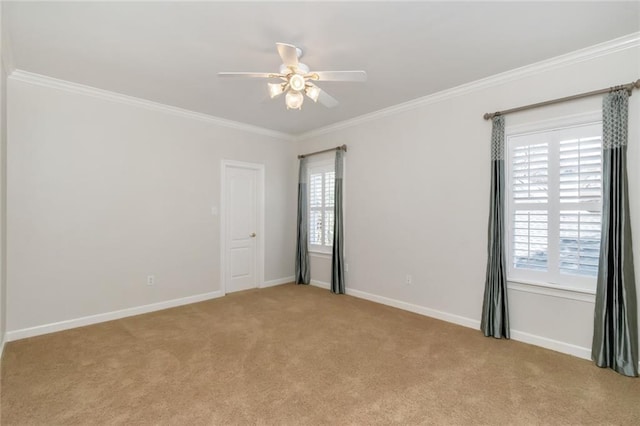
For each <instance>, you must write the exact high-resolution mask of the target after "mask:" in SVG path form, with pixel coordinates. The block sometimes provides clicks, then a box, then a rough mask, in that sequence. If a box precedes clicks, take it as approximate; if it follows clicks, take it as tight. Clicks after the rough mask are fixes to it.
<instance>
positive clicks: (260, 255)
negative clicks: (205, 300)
mask: <svg viewBox="0 0 640 426" xmlns="http://www.w3.org/2000/svg"><path fill="white" fill-rule="evenodd" d="M220 164H221V167H220V185H221V188H220V290H221V291H222V294H223V295H225V294H227V284H228V283H227V279H228V278H229V277H228V276H227V268H228V266H229V265H227V237H228V235H229V234H228V231H229V230H228V229H227V225H228V223H229V220H228V218H227V214H228V208H227V205H226V204H227V203H226V200H227V170H228V169H229V168H238V169H249V170H254V171H256V172H258V173H257V175H258V182H257V185H256V198H257V200H256V209H257V215H258V218H257V219H258V220H257V222H258V223H257V227H258V229H256V234H257V241H256V288H261V287H262V285H263V284H264V242H265V238H264V237H265V235H264V229H265V226H264V217H265V191H264V186H265V185H264V183H265V182H264V176H265V167H264V164H259V163H247V162H244V161H235V160H225V159H223V160H222V161H221V163H220Z"/></svg>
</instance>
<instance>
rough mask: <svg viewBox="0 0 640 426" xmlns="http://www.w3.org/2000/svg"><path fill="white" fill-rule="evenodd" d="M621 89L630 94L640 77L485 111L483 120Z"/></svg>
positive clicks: (638, 86)
mask: <svg viewBox="0 0 640 426" xmlns="http://www.w3.org/2000/svg"><path fill="white" fill-rule="evenodd" d="M622 89H626V90H628V91H629V94H631V91H632V90H633V89H640V79H638V80H636V81H634V82H632V83H629V84H623V85H621V86H614V87H609V88H608V89H600V90H594V91H592V92H586V93H580V94H579V95H573V96H566V97H564V98H558V99H553V100H550V101H544V102H538V103H536V104H531V105H525V106H521V107H517V108H511V109H507V110H504V111H496V112H492V113H486V114H485V115H484V119H485V120H490V119H492V118H493V117H497V116H499V115H506V114H510V113H512V112H518V111H524V110H527V109H532V108H538V107H541V106H547V105H552V104H557V103H560V102H566V101H572V100H574V99H580V98H586V97H588V96H594V95H601V94H603V93H608V92H614V91H616V90H622Z"/></svg>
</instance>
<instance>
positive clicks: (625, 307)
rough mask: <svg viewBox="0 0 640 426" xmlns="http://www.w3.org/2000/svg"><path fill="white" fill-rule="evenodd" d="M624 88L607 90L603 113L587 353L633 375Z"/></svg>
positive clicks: (633, 309) (634, 313) (633, 301)
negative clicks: (594, 275)
mask: <svg viewBox="0 0 640 426" xmlns="http://www.w3.org/2000/svg"><path fill="white" fill-rule="evenodd" d="M628 99H629V94H628V93H627V91H626V90H620V91H617V92H613V93H610V94H608V95H607V96H606V97H605V98H604V102H603V115H602V148H603V151H602V153H603V157H602V158H603V163H602V192H603V194H602V195H603V201H602V242H601V245H600V262H599V264H598V284H597V289H596V306H595V315H594V324H593V344H592V346H591V358H592V359H593V360H594V361H595V363H596V365H597V366H598V367H609V368H612V369H614V370H615V371H617V372H618V373H620V374H624V375H625V376H637V375H638V317H637V315H638V314H637V306H636V305H637V299H636V286H635V274H634V270H633V253H632V250H631V224H630V222H631V216H630V215H629V187H628V181H627V127H628V125H627V111H628V104H629V100H628Z"/></svg>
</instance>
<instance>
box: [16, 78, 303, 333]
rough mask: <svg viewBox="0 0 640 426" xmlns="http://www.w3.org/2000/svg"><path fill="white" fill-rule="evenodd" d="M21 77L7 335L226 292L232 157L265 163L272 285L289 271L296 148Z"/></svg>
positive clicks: (267, 274)
mask: <svg viewBox="0 0 640 426" xmlns="http://www.w3.org/2000/svg"><path fill="white" fill-rule="evenodd" d="M16 74H18V73H16ZM16 74H14V76H15V75H16ZM14 76H12V77H10V78H9V120H10V122H11V127H10V129H9V141H8V143H9V145H8V155H9V158H8V195H7V197H8V200H7V201H8V212H7V216H8V218H7V222H8V223H7V228H8V230H7V231H8V259H7V261H8V265H10V267H9V270H8V277H7V278H8V291H7V297H8V310H7V330H8V331H9V333H11V332H15V331H17V330H22V329H26V328H30V327H36V326H42V325H46V324H51V323H55V322H58V321H65V320H70V319H75V318H80V317H85V316H89V315H95V314H101V313H106V312H111V311H116V310H120V309H127V308H132V307H137V306H141V305H147V304H151V303H157V302H162V301H167V300H173V299H177V298H183V297H188V296H193V295H200V294H206V293H211V292H215V291H217V290H219V289H220V282H219V279H220V264H219V263H220V252H219V233H220V230H219V217H218V216H213V215H212V213H211V207H212V206H216V207H220V163H221V160H222V159H230V160H238V161H247V162H255V163H262V164H264V165H265V168H266V185H265V187H266V218H265V223H266V230H265V232H266V236H265V238H266V241H265V248H266V259H265V278H266V280H274V279H280V278H283V277H290V276H292V275H293V259H294V243H295V234H294V232H295V212H294V211H292V208H291V206H293V205H295V195H296V193H295V190H296V187H295V182H294V181H292V179H291V176H292V175H293V174H294V165H293V164H292V162H291V158H292V157H293V154H294V149H295V148H294V147H293V142H291V141H290V140H287V139H285V138H278V137H274V136H268V135H263V134H258V133H252V132H248V131H244V130H239V129H233V128H229V127H224V126H220V125H218V124H216V123H213V122H210V121H202V120H198V119H193V118H186V117H183V116H178V115H174V114H171V113H166V112H162V111H158V110H153V109H147V108H142V107H139V106H135V105H130V104H127V103H121V102H114V101H111V100H107V99H103V98H100V97H94V96H89V95H86V94H79V93H74V92H72V91H66V90H60V89H57V88H51V87H43V86H40V85H36V84H31V83H29V82H25V81H21V80H20V79H19V78H17V77H14ZM150 274H153V275H155V278H156V284H155V285H154V286H147V285H146V277H147V275H150Z"/></svg>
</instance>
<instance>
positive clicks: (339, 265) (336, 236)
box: [331, 149, 345, 294]
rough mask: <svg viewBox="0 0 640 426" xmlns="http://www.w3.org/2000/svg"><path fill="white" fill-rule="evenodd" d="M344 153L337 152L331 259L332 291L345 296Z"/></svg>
mask: <svg viewBox="0 0 640 426" xmlns="http://www.w3.org/2000/svg"><path fill="white" fill-rule="evenodd" d="M342 157H343V151H342V150H341V149H339V150H337V151H336V178H335V202H334V210H333V212H334V215H333V218H334V222H333V256H332V257H331V291H332V292H334V293H336V294H344V292H345V291H344V229H343V228H344V226H343V223H344V222H343V218H342V178H343V158H342Z"/></svg>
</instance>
